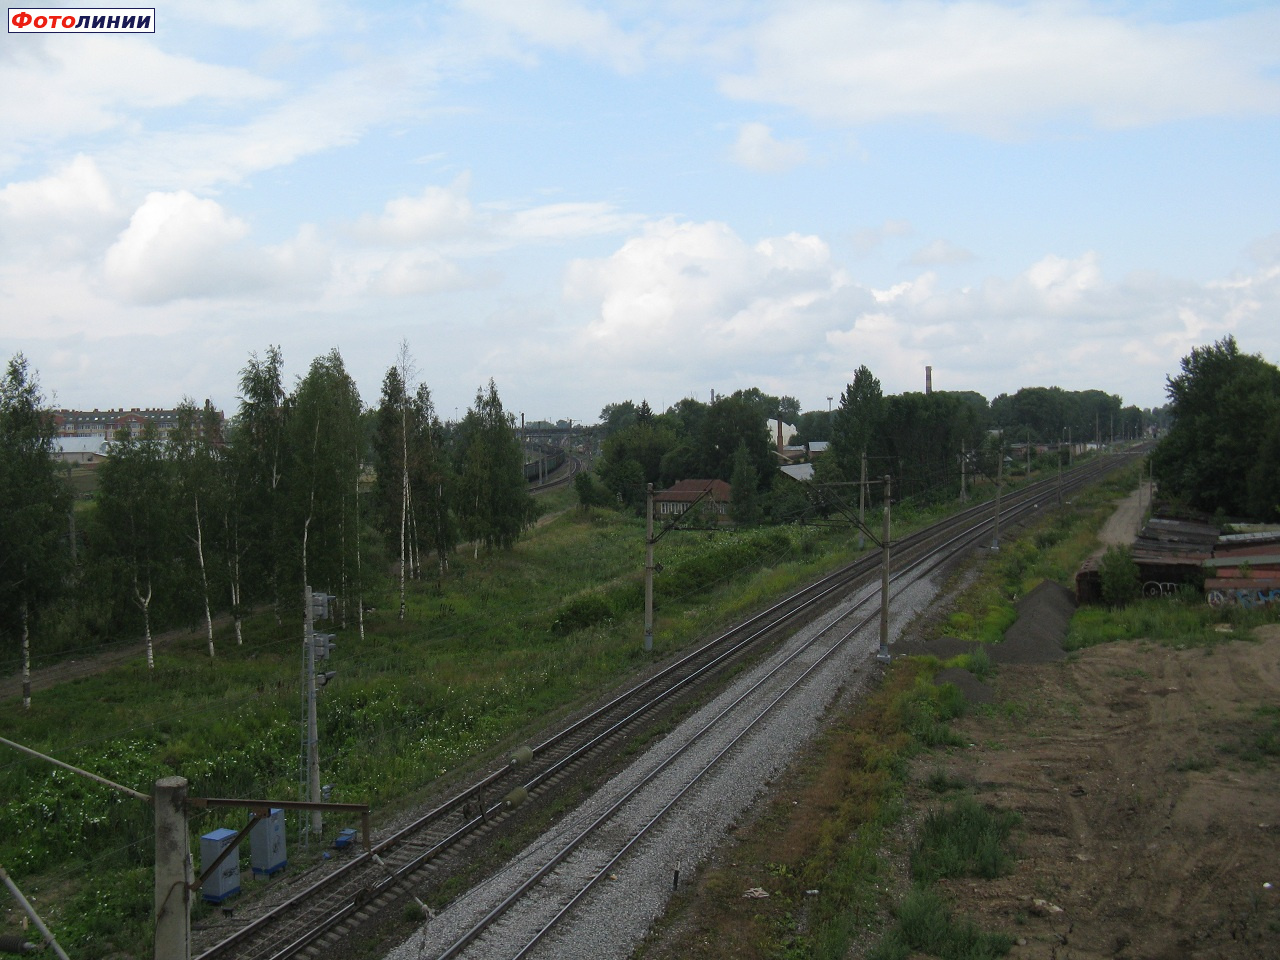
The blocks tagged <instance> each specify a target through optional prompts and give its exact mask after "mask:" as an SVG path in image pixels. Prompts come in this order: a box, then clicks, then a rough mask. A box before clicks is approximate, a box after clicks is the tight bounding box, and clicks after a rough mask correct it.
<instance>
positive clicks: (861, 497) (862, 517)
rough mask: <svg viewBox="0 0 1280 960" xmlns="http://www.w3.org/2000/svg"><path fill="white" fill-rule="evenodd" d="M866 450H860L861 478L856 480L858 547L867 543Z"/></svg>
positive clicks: (861, 547) (862, 546) (862, 547)
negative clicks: (865, 531)
mask: <svg viewBox="0 0 1280 960" xmlns="http://www.w3.org/2000/svg"><path fill="white" fill-rule="evenodd" d="M866 527H867V451H865V450H863V451H862V479H861V480H860V481H859V482H858V549H859V550H862V549H864V548H865V547H866V545H867V535H866V534H865V533H863V531H864V530H865V529H866Z"/></svg>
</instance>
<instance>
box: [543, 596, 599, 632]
mask: <svg viewBox="0 0 1280 960" xmlns="http://www.w3.org/2000/svg"><path fill="white" fill-rule="evenodd" d="M613 616H614V609H613V604H611V603H610V602H609V598H608V597H606V596H605V595H604V594H603V593H598V592H593V593H583V594H579V595H578V596H576V597H571V598H570V599H568V600H566V601H565V602H564V603H562V604H561V605H560V609H559V610H557V611H556V615H555V619H554V620H552V622H551V632H552V633H558V634H566V633H573V632H574V631H575V630H583V629H586V628H587V627H594V626H595V625H596V624H597V623H603V622H604V621H606V620H612V619H613Z"/></svg>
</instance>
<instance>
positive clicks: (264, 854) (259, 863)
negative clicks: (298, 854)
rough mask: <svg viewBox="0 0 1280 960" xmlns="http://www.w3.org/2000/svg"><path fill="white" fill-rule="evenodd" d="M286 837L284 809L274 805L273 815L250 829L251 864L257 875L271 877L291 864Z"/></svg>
mask: <svg viewBox="0 0 1280 960" xmlns="http://www.w3.org/2000/svg"><path fill="white" fill-rule="evenodd" d="M284 839H285V829H284V811H283V810H282V809H280V808H279V807H272V808H271V815H270V816H269V817H267V818H266V819H265V820H259V821H258V822H257V823H255V824H254V825H253V829H252V830H250V831H249V865H250V866H251V867H252V868H253V875H254V876H255V877H269V876H271V875H272V874H274V873H279V872H280V871H281V870H283V869H284V868H285V867H287V866H288V865H289V858H288V857H287V856H286V855H285V844H284Z"/></svg>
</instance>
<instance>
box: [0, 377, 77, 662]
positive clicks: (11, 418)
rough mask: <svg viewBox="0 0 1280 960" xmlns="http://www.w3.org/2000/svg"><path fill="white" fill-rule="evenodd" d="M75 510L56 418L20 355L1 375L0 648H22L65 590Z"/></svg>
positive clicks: (12, 649)
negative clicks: (58, 450) (57, 452)
mask: <svg viewBox="0 0 1280 960" xmlns="http://www.w3.org/2000/svg"><path fill="white" fill-rule="evenodd" d="M70 510H71V494H70V490H69V488H68V486H67V481H66V474H65V472H63V471H62V470H61V469H60V468H59V466H58V465H57V463H56V462H55V461H54V459H53V420H52V418H51V417H50V416H48V412H47V411H46V410H45V409H44V398H43V397H42V396H41V394H40V387H39V383H38V382H37V380H36V378H35V376H34V374H31V373H29V372H28V370H27V361H26V359H25V358H24V357H23V356H22V354H18V355H16V356H15V357H14V358H13V359H12V360H10V361H9V364H8V366H7V367H6V369H5V373H4V375H3V377H0V653H7V652H10V651H15V652H16V650H17V648H18V645H19V644H20V643H21V637H22V635H23V633H24V631H26V632H27V633H28V635H29V634H30V631H31V628H32V626H33V625H34V624H35V623H36V622H38V621H39V620H40V618H41V617H42V616H43V615H44V614H45V612H46V611H47V610H49V609H50V608H51V607H52V605H53V604H54V602H55V601H56V600H57V599H58V598H59V596H60V595H61V593H62V591H63V588H64V586H65V574H66V573H67V571H68V570H69V568H70V552H69V551H68V549H67V531H68V517H69V513H70Z"/></svg>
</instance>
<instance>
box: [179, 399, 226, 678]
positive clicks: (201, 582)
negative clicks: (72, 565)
mask: <svg viewBox="0 0 1280 960" xmlns="http://www.w3.org/2000/svg"><path fill="white" fill-rule="evenodd" d="M177 414H178V416H177V423H176V425H175V426H174V429H173V431H172V432H171V433H170V434H169V437H168V450H167V455H168V457H169V459H170V460H171V461H172V470H173V481H174V491H173V493H174V517H173V519H174V522H175V523H176V524H177V526H178V529H179V530H181V531H182V534H181V536H182V537H183V538H184V539H185V540H186V541H187V543H188V545H189V547H190V550H191V552H192V554H193V556H194V557H195V561H196V563H195V568H194V569H195V572H196V573H197V574H198V576H197V585H198V589H199V591H200V598H201V600H202V601H203V606H204V623H205V635H206V639H207V643H208V648H209V657H210V659H212V658H213V656H214V644H213V611H212V608H211V604H210V588H209V577H210V573H209V571H210V566H211V565H212V563H211V561H212V559H213V557H214V552H215V549H216V544H215V541H214V540H213V539H212V538H211V537H210V532H211V530H216V529H217V526H216V524H213V523H212V522H211V521H212V520H213V519H214V518H217V517H219V516H221V515H222V514H223V506H222V503H221V501H222V498H223V483H222V481H223V469H222V463H221V457H220V456H219V455H218V453H217V449H218V448H217V446H216V445H215V444H216V442H217V441H218V440H220V436H219V424H218V416H217V414H216V412H215V411H214V409H213V405H212V404H211V403H210V402H209V401H207V400H206V401H205V405H204V408H203V409H201V408H200V407H197V406H196V405H195V402H194V401H193V400H191V398H190V397H184V398H183V399H182V402H181V403H179V404H178V409H177Z"/></svg>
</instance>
